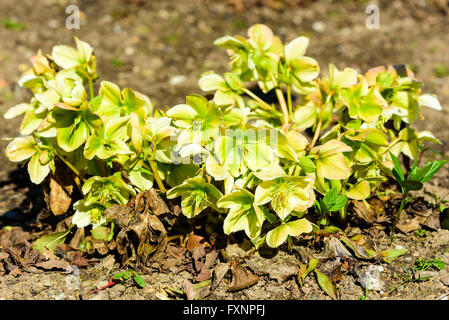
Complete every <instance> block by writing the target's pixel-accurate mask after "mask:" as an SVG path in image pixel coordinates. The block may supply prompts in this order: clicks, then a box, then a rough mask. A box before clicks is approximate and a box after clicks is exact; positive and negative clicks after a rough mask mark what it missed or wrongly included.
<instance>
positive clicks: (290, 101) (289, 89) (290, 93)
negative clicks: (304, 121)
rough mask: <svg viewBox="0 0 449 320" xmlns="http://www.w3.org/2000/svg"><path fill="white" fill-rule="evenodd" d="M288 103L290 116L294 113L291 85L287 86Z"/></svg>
mask: <svg viewBox="0 0 449 320" xmlns="http://www.w3.org/2000/svg"><path fill="white" fill-rule="evenodd" d="M287 105H288V113H289V115H290V117H291V116H292V115H293V107H292V88H291V85H288V86H287Z"/></svg>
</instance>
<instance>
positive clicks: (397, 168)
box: [389, 152, 405, 183]
mask: <svg viewBox="0 0 449 320" xmlns="http://www.w3.org/2000/svg"><path fill="white" fill-rule="evenodd" d="M389 153H390V157H391V159H392V160H393V164H394V168H393V175H394V177H395V178H396V180H397V181H398V182H399V183H400V182H402V181H404V180H405V178H404V171H402V167H401V164H400V162H399V159H398V158H397V157H396V156H395V155H394V154H393V153H391V152H389Z"/></svg>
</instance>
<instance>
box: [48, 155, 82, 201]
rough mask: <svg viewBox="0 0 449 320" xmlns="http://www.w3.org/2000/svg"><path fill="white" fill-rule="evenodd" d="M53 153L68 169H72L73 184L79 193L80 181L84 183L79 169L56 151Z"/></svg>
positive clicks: (80, 189) (80, 188)
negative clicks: (73, 175)
mask: <svg viewBox="0 0 449 320" xmlns="http://www.w3.org/2000/svg"><path fill="white" fill-rule="evenodd" d="M55 155H56V156H57V157H58V158H59V159H60V160H61V161H62V162H64V164H65V165H66V166H67V167H68V168H69V169H70V170H72V172H73V173H74V174H75V179H74V181H75V184H76V187H77V188H78V190H79V191H80V193H81V194H82V193H83V191H82V182H83V183H84V179H83V177H81V174H80V173H79V171H78V170H77V169H76V168H75V167H74V166H73V165H72V164H71V163H70V162H69V161H67V160H66V159H64V157H63V156H61V155H59V154H58V153H56V152H55Z"/></svg>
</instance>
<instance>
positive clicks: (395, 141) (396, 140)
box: [379, 138, 401, 155]
mask: <svg viewBox="0 0 449 320" xmlns="http://www.w3.org/2000/svg"><path fill="white" fill-rule="evenodd" d="M399 141H401V139H399V138H397V139H394V140H393V141H392V142H391V143H390V144H389V145H388V147H387V148H386V149H384V150H382V152H380V153H379V155H383V154H384V153H385V152H387V151H388V150H390V149H391V148H392V147H393V146H394V145H395V144H396V143H398V142H399Z"/></svg>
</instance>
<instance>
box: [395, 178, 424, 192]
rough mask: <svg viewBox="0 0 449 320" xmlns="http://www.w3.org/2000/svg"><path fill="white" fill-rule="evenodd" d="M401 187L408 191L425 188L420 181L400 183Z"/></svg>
mask: <svg viewBox="0 0 449 320" xmlns="http://www.w3.org/2000/svg"><path fill="white" fill-rule="evenodd" d="M400 185H401V186H402V187H403V188H404V189H405V190H407V191H411V190H415V191H416V190H421V189H422V187H423V184H422V183H421V182H419V181H413V180H405V181H402V182H401V183H400Z"/></svg>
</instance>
